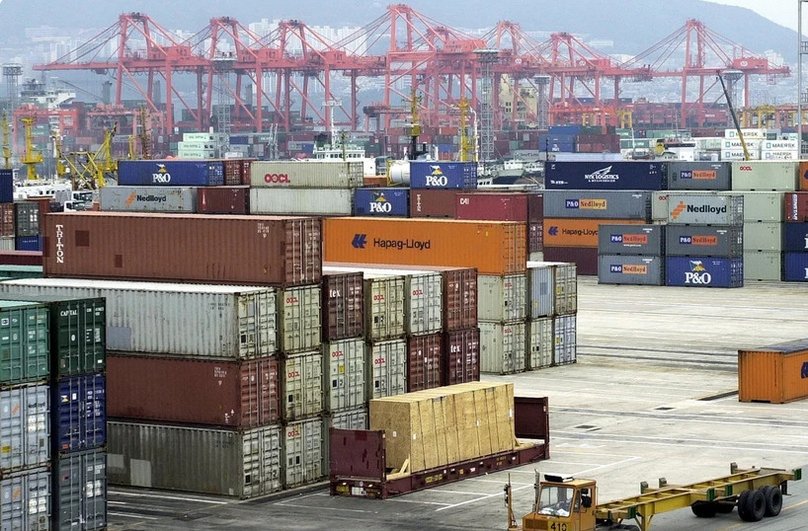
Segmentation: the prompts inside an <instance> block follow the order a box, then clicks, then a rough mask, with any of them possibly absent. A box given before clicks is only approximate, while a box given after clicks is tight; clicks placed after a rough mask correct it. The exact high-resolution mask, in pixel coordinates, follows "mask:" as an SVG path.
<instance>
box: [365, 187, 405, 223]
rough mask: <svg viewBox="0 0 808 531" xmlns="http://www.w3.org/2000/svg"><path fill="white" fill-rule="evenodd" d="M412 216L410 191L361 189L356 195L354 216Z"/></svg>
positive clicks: (402, 189)
mask: <svg viewBox="0 0 808 531" xmlns="http://www.w3.org/2000/svg"><path fill="white" fill-rule="evenodd" d="M409 214H410V191H409V190H408V189H406V188H359V189H357V190H356V193H355V195H354V212H353V215H354V216H391V217H402V218H406V217H408V216H409Z"/></svg>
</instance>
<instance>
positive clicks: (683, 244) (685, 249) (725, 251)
mask: <svg viewBox="0 0 808 531" xmlns="http://www.w3.org/2000/svg"><path fill="white" fill-rule="evenodd" d="M743 250H744V226H739V225H738V226H734V227H733V226H721V225H712V226H699V225H669V226H668V228H667V237H666V250H665V252H666V254H667V256H711V257H715V258H741V257H743Z"/></svg>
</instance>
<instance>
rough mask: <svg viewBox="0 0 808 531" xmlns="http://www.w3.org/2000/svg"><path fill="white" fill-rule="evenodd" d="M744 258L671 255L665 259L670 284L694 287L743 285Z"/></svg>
mask: <svg viewBox="0 0 808 531" xmlns="http://www.w3.org/2000/svg"><path fill="white" fill-rule="evenodd" d="M743 262H744V261H743V259H742V258H709V257H706V256H671V257H668V258H666V261H665V276H666V278H667V282H666V283H667V285H668V286H685V287H693V288H740V287H743V280H744V263H743Z"/></svg>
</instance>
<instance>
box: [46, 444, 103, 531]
mask: <svg viewBox="0 0 808 531" xmlns="http://www.w3.org/2000/svg"><path fill="white" fill-rule="evenodd" d="M51 497H52V504H51V511H52V515H53V517H52V522H53V527H52V529H54V530H55V531H63V530H64V531H68V530H72V529H81V530H87V531H91V530H94V529H105V528H106V527H107V452H106V451H104V450H91V451H89V452H80V453H75V454H69V455H66V456H63V457H62V458H60V459H55V460H54V461H53V492H52V496H51Z"/></svg>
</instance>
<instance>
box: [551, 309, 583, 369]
mask: <svg viewBox="0 0 808 531" xmlns="http://www.w3.org/2000/svg"><path fill="white" fill-rule="evenodd" d="M577 326H578V318H577V316H575V315H559V316H557V317H555V318H554V319H553V336H554V338H555V345H554V347H553V365H568V364H570V363H577V362H578V328H577Z"/></svg>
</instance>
